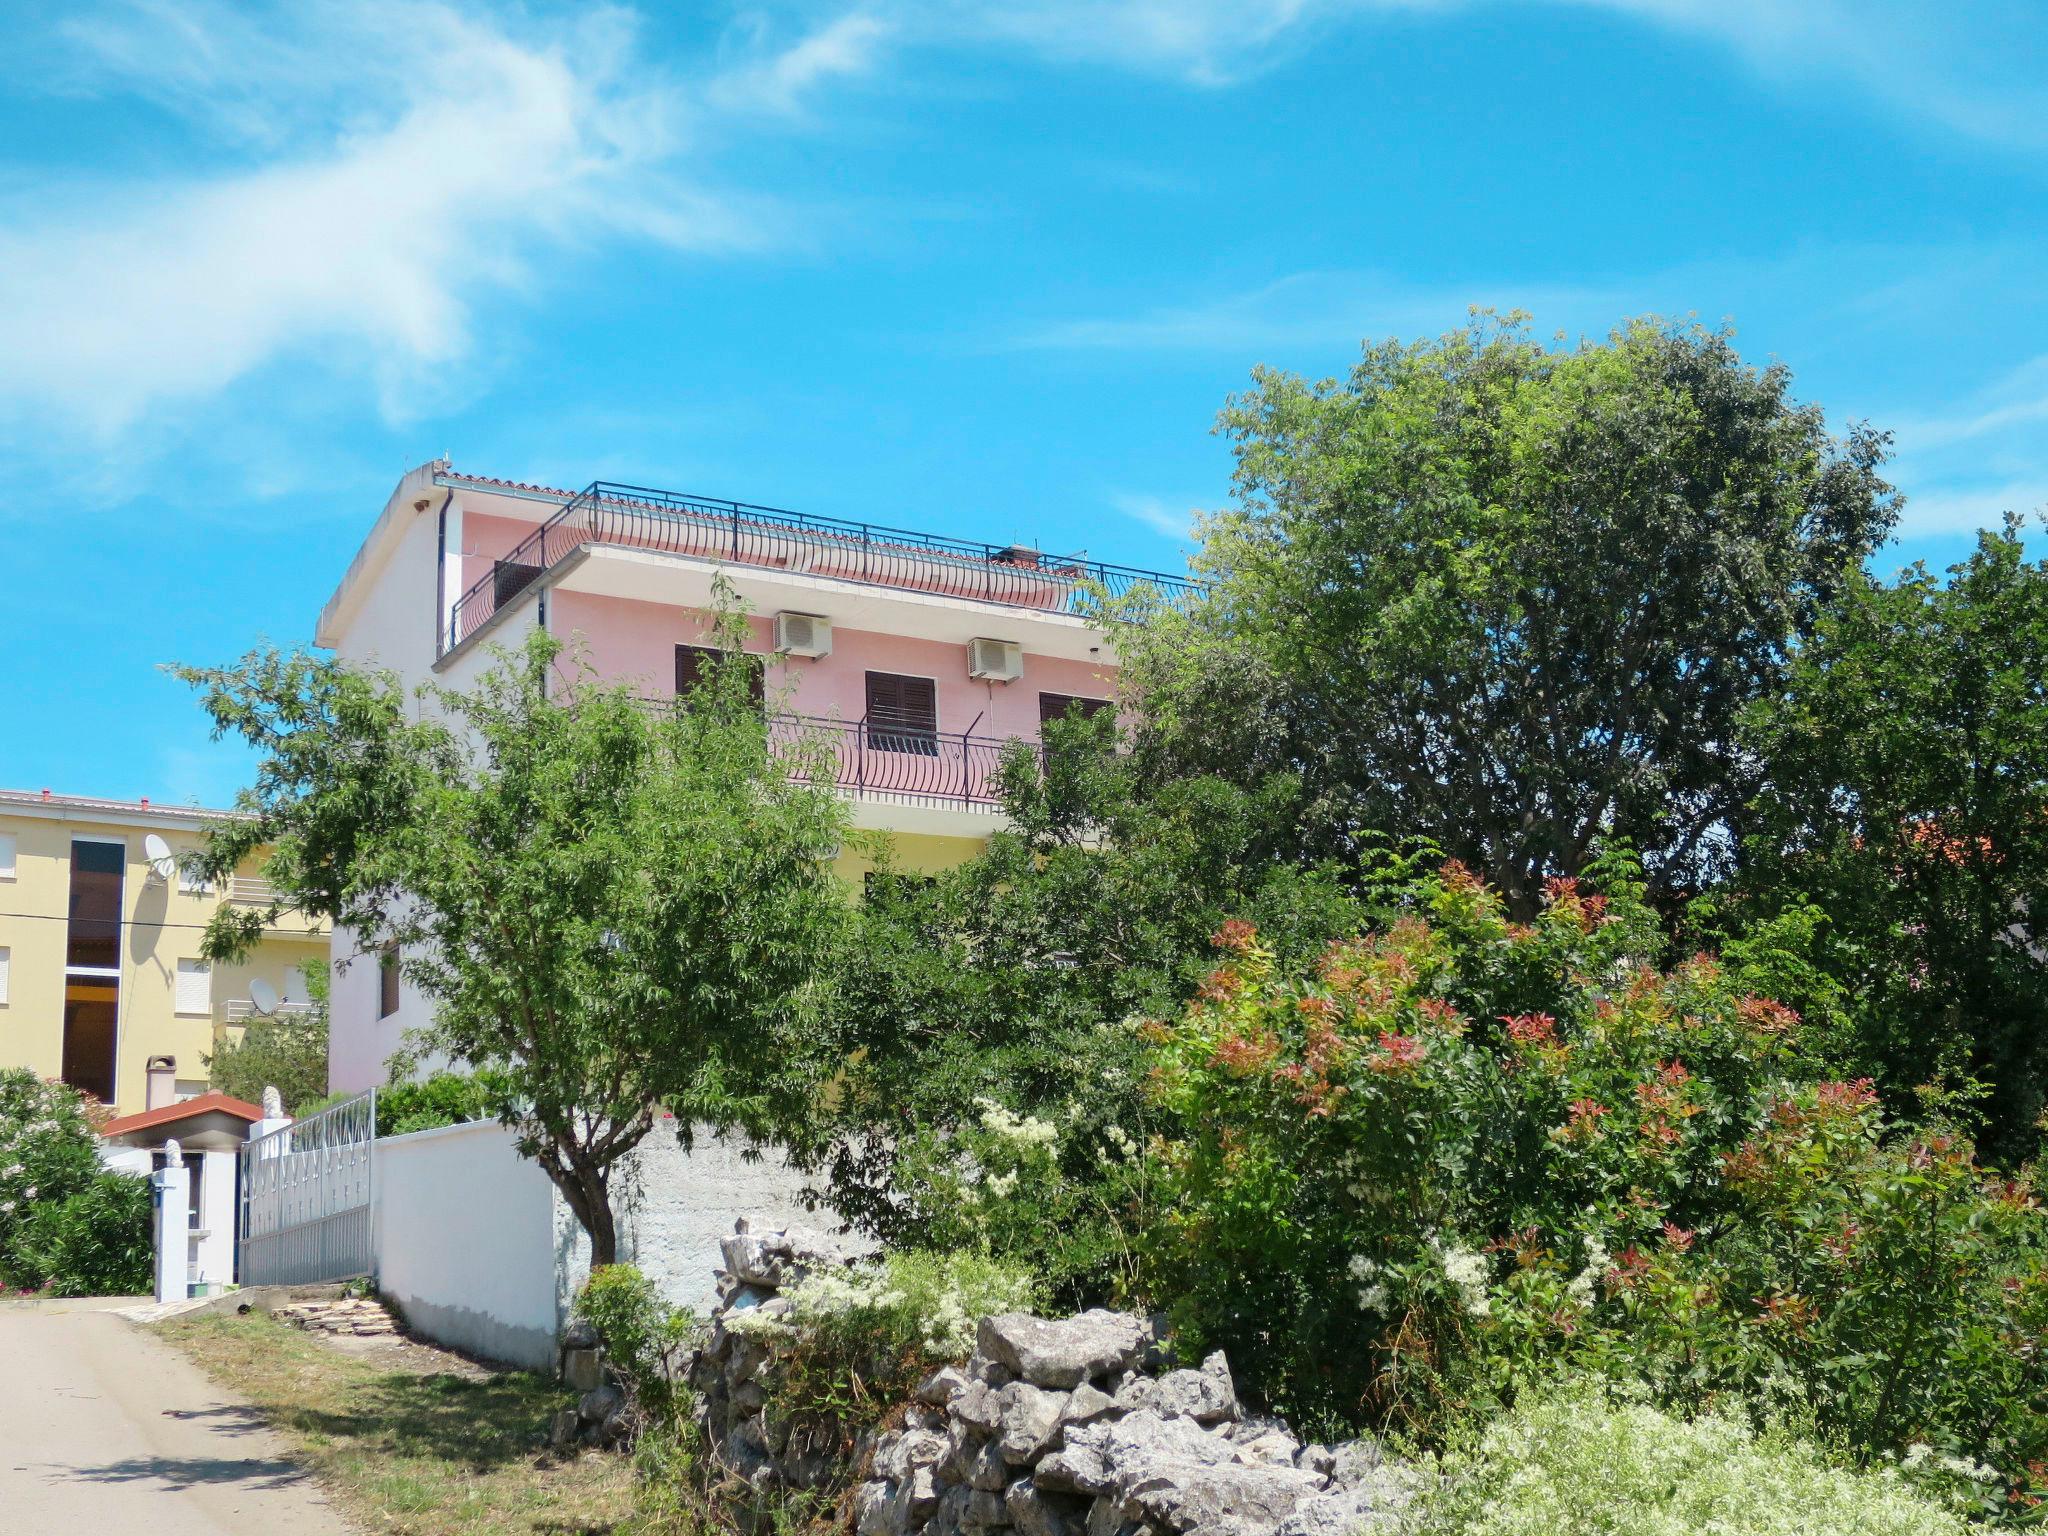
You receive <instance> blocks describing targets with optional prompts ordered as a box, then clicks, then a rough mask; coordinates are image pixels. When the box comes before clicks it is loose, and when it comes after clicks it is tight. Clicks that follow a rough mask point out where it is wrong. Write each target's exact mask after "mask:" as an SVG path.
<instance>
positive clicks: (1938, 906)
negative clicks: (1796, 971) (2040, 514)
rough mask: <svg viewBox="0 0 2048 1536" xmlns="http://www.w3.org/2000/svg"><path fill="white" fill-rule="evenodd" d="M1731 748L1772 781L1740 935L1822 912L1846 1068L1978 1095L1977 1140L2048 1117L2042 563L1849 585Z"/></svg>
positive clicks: (2006, 550)
mask: <svg viewBox="0 0 2048 1536" xmlns="http://www.w3.org/2000/svg"><path fill="white" fill-rule="evenodd" d="M1746 741H1747V744H1748V745H1749V747H1750V749H1751V750H1752V751H1753V752H1754V753H1755V755H1756V756H1757V757H1758V758H1759V759H1760V760H1763V761H1766V762H1768V763H1769V764H1770V766H1771V778H1770V783H1769V786H1768V791H1767V793H1765V794H1763V795H1761V796H1759V798H1758V801H1757V805H1756V812H1755V823H1754V832H1753V835H1752V837H1751V839H1750V841H1749V843H1748V845H1747V847H1746V850H1745V869H1744V871H1743V875H1742V879H1741V881H1740V883H1739V889H1740V891H1741V893H1742V894H1741V898H1740V899H1739V900H1738V901H1737V902H1736V903H1735V904H1734V907H1733V910H1732V912H1731V914H1730V916H1731V919H1732V920H1733V921H1735V922H1738V923H1739V922H1743V921H1752V922H1753V921H1754V920H1755V919H1756V918H1757V917H1759V916H1771V917H1780V916H1784V915H1787V914H1792V913H1797V912H1799V911H1802V910H1804V911H1809V912H1812V913H1815V914H1818V915H1819V916H1820V918H1821V919H1822V920H1821V921H1819V922H1817V923H1816V924H1814V925H1813V929H1812V931H1813V935H1814V939H1813V954H1814V956H1815V958H1817V959H1818V961H1819V962H1820V964H1821V965H1822V966H1823V968H1824V969H1825V970H1826V971H1827V972H1828V973H1830V974H1831V975H1832V976H1833V977H1834V978H1835V979H1836V980H1837V981H1838V982H1839V984H1840V985H1841V987H1842V988H1843V989H1844V991H1845V993H1846V997H1847V1005H1848V1013H1849V1017H1850V1021H1851V1025H1852V1028H1853V1031H1854V1034H1853V1038H1852V1039H1851V1040H1850V1041H1849V1042H1847V1049H1848V1050H1849V1052H1850V1053H1851V1054H1852V1055H1853V1056H1854V1057H1855V1058H1856V1061H1855V1064H1856V1066H1857V1067H1859V1068H1860V1069H1861V1070H1863V1071H1866V1072H1870V1073H1873V1074H1875V1075H1877V1076H1878V1077H1879V1078H1880V1080H1881V1081H1883V1082H1885V1083H1887V1084H1888V1085H1889V1086H1891V1087H1892V1088H1894V1089H1895V1090H1903V1089H1905V1088H1908V1087H1910V1086H1912V1085H1914V1084H1918V1083H1922V1082H1926V1081H1927V1080H1929V1079H1930V1078H1933V1077H1935V1076H1938V1075H1942V1074H1944V1073H1946V1074H1949V1075H1955V1074H1964V1073H1966V1074H1969V1075H1972V1076H1975V1077H1978V1078H1980V1079H1982V1080H1984V1081H1985V1082H1987V1083H1988V1084H1989V1085H1990V1086H1991V1089H1992V1097H1991V1100H1990V1104H1989V1113H1990V1116H1991V1121H1992V1129H1993V1144H1994V1146H1995V1147H1996V1148H1997V1150H1998V1151H2000V1152H2001V1153H2006V1154H2012V1153H2016V1152H2020V1151H2023V1150H2031V1147H2032V1144H2033V1141H2034V1137H2033V1127H2034V1123H2035V1121H2036V1120H2037V1119H2038V1118H2039V1116H2040V1115H2041V1112H2042V1109H2043V1106H2044V1104H2048V562H2041V561H2029V560H2027V559H2026V557H2025V551H2024V549H2023V547H2022V544H2021V541H2020V537H2019V528H2018V525H2017V524H2016V523H2009V524H2008V525H2007V527H2006V528H2005V529H2004V530H2003V531H2002V532H1986V533H1984V534H1982V535H1980V536H1979V540H1978V545H1977V548H1976V550H1975V552H1974V553H1973V554H1972V555H1971V556H1970V557H1969V558H1968V559H1967V560H1965V561H1962V562H1961V563H1959V564H1958V565H1956V566H1954V567H1953V568H1951V569H1950V571H1949V572H1948V574H1947V579H1946V580H1945V581H1944V580H1942V579H1940V578H1939V577H1937V576H1935V575H1934V574H1932V573H1930V572H1929V571H1928V570H1927V569H1926V568H1925V567H1924V566H1918V565H1916V566H1914V567H1912V568H1911V569H1909V570H1907V571H1905V572H1904V573H1902V574H1901V575H1900V577H1899V578H1898V579H1897V580H1896V581H1893V582H1884V581H1878V580H1874V579H1869V578H1862V579H1859V580H1857V581H1855V582H1854V583H1852V584H1851V585H1850V586H1849V588H1848V589H1847V590H1846V591H1845V592H1844V594H1843V596H1842V600H1841V601H1840V602H1839V603H1838V604H1837V606H1836V607H1835V609H1834V610H1833V611H1832V612H1831V613H1830V614H1829V615H1828V616H1827V618H1826V619H1825V620H1824V622H1823V623H1822V624H1821V626H1820V628H1819V630H1818V632H1817V633H1816V634H1815V635H1814V636H1813V638H1812V639H1811V640H1810V641H1809V642H1808V643H1807V644H1806V645H1804V646H1802V647H1801V649H1800V651H1799V654H1798V656H1797V658H1796V660H1795V662H1794V664H1793V666H1792V667H1791V669H1790V672H1789V675H1788V677H1787V679H1786V685H1785V688H1784V690H1783V691H1782V692H1781V693H1779V694H1777V695H1775V696H1773V697H1771V698H1769V699H1766V700H1763V701H1760V702H1759V704H1758V706H1757V707H1756V709H1755V710H1754V711H1753V713H1752V715H1751V718H1750V720H1749V722H1748V726H1747V731H1746Z"/></svg>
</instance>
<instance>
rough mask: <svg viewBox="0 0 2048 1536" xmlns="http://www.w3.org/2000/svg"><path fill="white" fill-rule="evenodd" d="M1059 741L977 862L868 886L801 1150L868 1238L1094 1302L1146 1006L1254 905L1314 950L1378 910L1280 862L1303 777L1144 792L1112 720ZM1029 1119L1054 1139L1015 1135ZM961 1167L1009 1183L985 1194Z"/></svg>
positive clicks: (1106, 1271)
mask: <svg viewBox="0 0 2048 1536" xmlns="http://www.w3.org/2000/svg"><path fill="white" fill-rule="evenodd" d="M1046 737H1047V750H1046V751H1045V752H1044V754H1043V755H1042V757H1041V756H1039V755H1035V754H1032V753H1030V752H1029V751H1028V750H1026V749H1023V748H1021V747H1019V748H1013V749H1012V753H1011V756H1010V758H1009V760H1008V762H1007V763H1006V764H1005V768H1004V772H1003V776H1002V784H1003V791H1004V797H1005V805H1006V808H1007V810H1008V812H1009V818H1010V819H1009V825H1008V826H1007V827H1006V828H1005V829H1004V830H1002V831H999V832H997V833H996V834H995V835H994V836H993V837H992V838H991V839H990V840H989V843H988V845H987V847H986V849H985V850H984V851H983V852H982V853H981V854H980V855H978V856H977V857H975V858H974V859H971V860H969V861H967V862H966V863H965V864H963V865H961V866H959V867H957V868H955V869H951V870H948V871H945V872H943V873H941V874H939V875H938V876H936V877H934V878H930V879H921V878H913V877H908V876H903V875H899V874H896V873H894V872H893V871H892V870H891V869H890V868H889V867H888V866H887V864H886V863H885V864H884V867H883V868H882V869H881V870H880V871H878V872H877V874H876V875H875V876H874V878H873V879H871V880H870V881H869V888H868V894H867V899H866V901H865V902H864V903H863V905H862V908H861V911H860V912H859V914H858V917H857V919H856V921H855V922H854V923H853V924H852V925H851V926H850V927H849V929H848V932H847V938H846V943H845V944H844V946H843V948H842V951H841V957H840V962H839V964H838V965H837V966H836V967H835V974H836V984H835V986H834V988H833V995H832V1003H831V1008H830V1017H829V1021H828V1022H829V1027H828V1028H827V1029H825V1030H823V1031H821V1032H820V1033H819V1035H818V1036H817V1037H816V1039H815V1041H814V1042H813V1048H814V1050H815V1051H816V1052H817V1053H818V1055H819V1057H820V1059H821V1063H822V1065H821V1067H820V1069H819V1071H818V1072H817V1073H816V1074H815V1075H818V1076H822V1075H824V1073H825V1072H826V1071H830V1072H831V1073H832V1074H833V1076H832V1090H833V1091H832V1092H831V1093H830V1094H829V1095H827V1096H826V1097H825V1098H824V1100H823V1101H822V1115H821V1118H820V1120H819V1121H818V1122H817V1123H815V1124H814V1125H813V1127H812V1135H811V1139H810V1142H809V1145H808V1146H807V1148H806V1150H807V1152H808V1154H809V1155H810V1157H811V1158H812V1159H813V1160H814V1161H815V1163H816V1164H817V1165H818V1166H820V1167H822V1168H823V1169H824V1170H826V1172H827V1173H828V1175H829V1187H830V1194H831V1202H832V1204H833V1206H834V1208H835V1209H837V1210H838V1211H839V1212H840V1213H841V1214H842V1215H844V1216H846V1217H847V1218H848V1219H850V1220H852V1221H853V1222H854V1223H855V1224H856V1225H858V1226H860V1227H861V1228H863V1229H864V1230H866V1231H868V1232H869V1233H871V1234H872V1235H874V1236H876V1237H878V1238H880V1239H882V1240H883V1241H885V1242H887V1243H889V1244H891V1245H892V1246H910V1247H935V1248H948V1247H958V1246H963V1245H978V1246H984V1247H987V1248H989V1249H991V1250H992V1251H995V1252H998V1253H1005V1254H1011V1255H1014V1256H1016V1257H1019V1258H1021V1259H1024V1260H1025V1261H1027V1262H1029V1263H1030V1264H1032V1265H1033V1266H1034V1268H1035V1269H1036V1270H1037V1272H1038V1273H1040V1274H1041V1275H1043V1276H1044V1277H1045V1279H1046V1282H1047V1285H1048V1288H1049V1290H1050V1291H1051V1292H1052V1293H1053V1294H1054V1296H1055V1297H1056V1299H1058V1300H1059V1301H1061V1302H1062V1303H1080V1302H1087V1301H1093V1300H1097V1299H1101V1298H1103V1297H1105V1296H1109V1295H1112V1294H1115V1293H1116V1292H1117V1291H1118V1289H1119V1288H1120V1287H1121V1286H1124V1285H1125V1284H1126V1282H1127V1281H1128V1279H1129V1277H1130V1273H1131V1258H1132V1250H1131V1235H1130V1231H1129V1216H1128V1212H1127V1211H1126V1210H1125V1209H1124V1205H1123V1202H1124V1197H1125V1194H1126V1193H1127V1191H1124V1190H1123V1189H1122V1188H1121V1183H1122V1178H1123V1173H1124V1171H1125V1165H1126V1164H1127V1163H1128V1161H1129V1157H1128V1154H1127V1153H1125V1152H1124V1151H1123V1149H1124V1148H1125V1146H1126V1145H1129V1146H1132V1147H1135V1146H1136V1145H1137V1144H1138V1143H1140V1142H1142V1140H1143V1139H1144V1138H1145V1135H1146V1125H1147V1120H1148V1118H1149V1116H1148V1111H1147V1108H1146V1105H1145V1101H1144V1095H1143V1085H1144V1077H1145V1072H1146V1070H1147V1063H1146V1060H1145V1048H1144V1046H1143V1043H1142V1041H1141V1040H1140V1039H1139V1037H1138V1035H1137V1033H1136V1031H1135V1030H1133V1029H1132V1028H1131V1027H1130V1025H1129V1022H1128V1021H1129V1020H1130V1019H1131V1018H1133V1017H1134V1016H1135V1017H1143V1016H1147V1015H1152V1014H1162V1013H1167V1012H1171V1011H1176V1010H1178V1009H1179V1008H1180V1007H1181V1006H1182V1005H1183V1002H1184V999H1185V998H1186V996H1187V995H1188V993H1189V992H1190V991H1192V990H1193V989H1194V988H1195V987H1196V986H1197V985H1198V984H1199V982H1200V980H1201V978H1202V976H1203V975H1204V974H1205V973H1206V972H1207V971H1208V970H1210V969H1211V968H1213V966H1214V963H1215V960H1214V952H1213V950H1212V948H1211V945H1210V937H1211V935H1212V934H1214V933H1215V931H1216V930H1217V928H1218V927H1219V926H1220V925H1221V924H1222V923H1223V921H1224V920H1225V919H1226V918H1228V917H1231V916H1233V915H1239V914H1246V913H1249V914H1250V915H1252V916H1253V917H1254V918H1255V919H1256V920H1257V921H1258V922H1259V923H1260V924H1261V925H1262V928H1263V930H1264V931H1265V932H1266V933H1267V934H1268V935H1269V936H1270V937H1271V939H1272V941H1273V942H1274V943H1275V944H1276V945H1278V946H1280V947H1281V948H1282V949H1283V950H1285V951H1286V952H1287V953H1288V954H1289V955H1290V957H1292V958H1296V959H1300V960H1303V961H1304V962H1305V961H1306V959H1307V958H1308V957H1310V956H1312V955H1313V954H1315V953H1316V952H1317V950H1318V949H1319V948H1320V947H1321V945H1322V944H1323V943H1324V942H1325V941H1326V940H1327V939H1328V938H1330V937H1331V936H1333V935H1335V934H1338V933H1342V932H1347V931H1351V930H1353V929H1355V927H1356V925H1357V923H1358V921H1359V910H1358V908H1357V906H1356V904H1355V903H1354V901H1353V900H1352V898H1351V897H1350V896H1349V895H1348V894H1346V892H1345V890H1344V885H1343V881H1342V880H1341V879H1340V876H1339V872H1338V871H1336V870H1334V869H1323V868H1309V869H1301V868H1298V867H1296V866H1294V865H1292V864H1289V863H1287V862H1285V861H1284V860H1283V859H1281V858H1280V857H1279V856H1278V855H1277V853H1276V851H1275V850H1276V848H1277V847H1278V846H1279V845H1280V844H1281V843H1282V841H1283V840H1284V835H1285V829H1286V825H1287V824H1286V817H1287V814H1288V810H1289V805H1290V803H1291V801H1290V796H1289V794H1288V793H1287V791H1286V790H1285V789H1284V788H1282V789H1279V790H1275V791H1274V792H1272V793H1270V794H1262V793H1259V792H1255V791H1253V790H1248V789H1246V788H1243V787H1241V786H1238V785H1234V784H1231V783H1228V782H1226V781H1224V780H1222V779H1217V778H1197V779H1188V780H1183V781H1179V782H1176V783H1173V784H1171V785H1168V786H1166V787H1164V788H1163V789H1162V790H1160V791H1159V792H1158V793H1156V794H1149V795H1140V794H1139V793H1138V792H1137V786H1138V775H1139V769H1138V767H1137V765H1136V764H1135V763H1134V762H1133V761H1132V760H1131V758H1129V757H1128V756H1127V755H1125V754H1123V753H1122V752H1121V751H1120V750H1119V749H1120V747H1121V741H1120V738H1119V735H1118V732H1117V728H1116V724H1115V722H1114V721H1113V720H1112V719H1110V718H1109V717H1107V716H1106V715H1105V716H1098V717H1097V718H1095V719H1093V720H1089V719H1082V718H1073V719H1069V720H1065V721H1056V722H1053V723H1052V724H1051V725H1049V726H1048V727H1047V733H1046ZM1019 1116H1024V1117H1030V1118H1033V1119H1035V1120H1036V1121H1038V1122H1039V1123H1040V1124H1041V1125H1046V1126H1050V1127H1052V1128H1053V1131H1054V1133H1055V1136H1054V1139H1053V1140H1052V1141H1051V1142H1039V1143H1036V1144H1034V1145H1032V1146H1031V1147H1029V1148H1024V1149H1019V1148H1016V1147H1012V1146H1009V1145H1008V1144H1007V1140H1008V1139H1007V1138H1006V1137H1005V1135H1004V1134H1003V1130H1004V1128H1005V1127H1011V1128H1014V1125H1015V1123H1016V1121H1017V1117H1019ZM977 1149H978V1151H977ZM1019 1150H1025V1151H1028V1152H1029V1156H1028V1157H1024V1158H1022V1159H1017V1158H1015V1157H1013V1155H1012V1154H1013V1153H1015V1152H1017V1151H1019ZM1012 1161H1015V1162H1018V1163H1019V1164H1020V1166H1018V1167H1010V1166H1007V1164H1008V1163H1009V1162H1012ZM962 1174H967V1175H972V1176H976V1177H979V1176H980V1175H984V1174H985V1175H990V1176H993V1177H994V1178H996V1179H999V1180H1001V1181H1002V1185H1001V1186H1000V1187H1004V1188H1010V1189H1011V1193H1010V1195H1008V1196H1006V1197H1005V1199H1004V1200H1002V1201H1001V1202H998V1203H991V1204H988V1205H978V1204H976V1203H975V1202H974V1201H972V1200H969V1199H964V1198H962V1193H961V1191H962V1185H961V1181H960V1177H959V1176H960V1175H962ZM1014 1176H1022V1177H1023V1178H1024V1182H1023V1184H1022V1185H1021V1186H1012V1185H1011V1184H1010V1181H1011V1179H1012V1178H1013V1177H1014ZM976 1187H977V1188H978V1189H981V1190H983V1191H986V1189H987V1187H988V1186H987V1183H986V1181H985V1180H984V1181H983V1182H982V1183H980V1184H979V1185H977V1186H976Z"/></svg>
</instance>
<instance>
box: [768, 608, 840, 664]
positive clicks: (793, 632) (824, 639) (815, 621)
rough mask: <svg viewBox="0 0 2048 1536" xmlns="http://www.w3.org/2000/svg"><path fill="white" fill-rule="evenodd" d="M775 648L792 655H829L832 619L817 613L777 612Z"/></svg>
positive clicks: (830, 651)
mask: <svg viewBox="0 0 2048 1536" xmlns="http://www.w3.org/2000/svg"><path fill="white" fill-rule="evenodd" d="M775 649H777V650H778V651H787V652H789V654H790V655H792V656H830V655H831V654H832V621H831V620H830V619H828V618H826V617H825V616H824V615H823V614H819V613H778V614H777V615H775Z"/></svg>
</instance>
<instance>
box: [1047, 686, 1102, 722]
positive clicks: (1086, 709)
mask: <svg viewBox="0 0 2048 1536" xmlns="http://www.w3.org/2000/svg"><path fill="white" fill-rule="evenodd" d="M1076 704H1078V705H1080V706H1081V714H1082V717H1083V718H1084V719H1088V720H1093V719H1094V718H1095V717H1096V716H1097V715H1099V714H1101V713H1102V712H1103V711H1104V710H1105V709H1108V708H1109V700H1107V699H1084V698H1082V697H1081V696H1080V695H1078V694H1072V693H1041V694H1040V695H1039V696H1038V723H1039V724H1040V725H1041V726H1043V725H1044V724H1045V723H1046V722H1047V721H1048V720H1064V719H1066V718H1067V711H1068V710H1069V709H1071V708H1072V707H1073V706H1074V705H1076Z"/></svg>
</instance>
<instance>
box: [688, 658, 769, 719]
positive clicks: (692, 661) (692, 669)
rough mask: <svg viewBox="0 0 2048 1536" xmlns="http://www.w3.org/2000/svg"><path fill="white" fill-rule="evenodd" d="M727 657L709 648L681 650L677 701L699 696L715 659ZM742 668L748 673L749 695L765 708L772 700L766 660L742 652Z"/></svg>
mask: <svg viewBox="0 0 2048 1536" xmlns="http://www.w3.org/2000/svg"><path fill="white" fill-rule="evenodd" d="M723 654H724V653H723V652H722V651H719V650H717V649H715V648H714V647H712V646H708V645H679V646H677V647H676V697H677V698H679V699H687V698H688V697H689V696H690V695H691V694H693V693H695V692H696V691H697V690H698V688H700V687H701V686H702V685H703V683H704V679H705V676H706V674H708V673H709V672H710V670H711V661H712V658H713V657H716V656H720V655H723ZM740 664H741V665H742V666H744V667H745V668H746V669H747V692H748V693H750V694H751V695H752V696H753V699H754V703H755V704H756V705H757V706H765V705H766V703H767V700H768V678H767V668H766V667H765V666H764V665H763V664H762V658H761V657H759V656H756V655H754V654H753V653H752V652H749V651H742V652H741V653H740Z"/></svg>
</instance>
